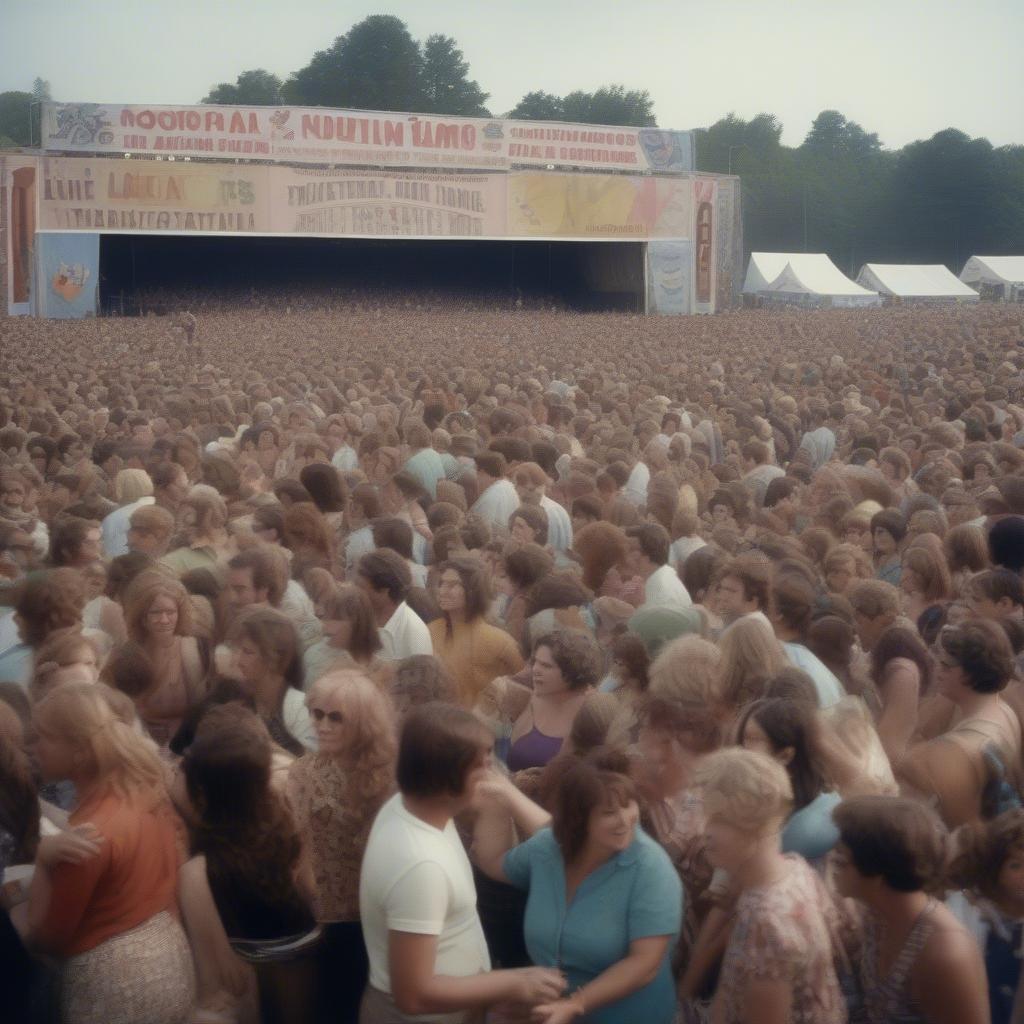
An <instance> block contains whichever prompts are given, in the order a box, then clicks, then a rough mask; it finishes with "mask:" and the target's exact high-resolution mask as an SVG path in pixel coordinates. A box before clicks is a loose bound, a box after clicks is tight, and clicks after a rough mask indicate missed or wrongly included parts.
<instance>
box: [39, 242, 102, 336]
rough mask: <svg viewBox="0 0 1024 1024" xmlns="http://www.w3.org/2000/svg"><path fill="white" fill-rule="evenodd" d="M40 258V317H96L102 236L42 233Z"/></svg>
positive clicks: (67, 318) (56, 318) (60, 318)
mask: <svg viewBox="0 0 1024 1024" xmlns="http://www.w3.org/2000/svg"><path fill="white" fill-rule="evenodd" d="M36 258H37V259H38V262H39V268H38V272H37V274H36V281H37V287H36V311H35V312H36V316H44V317H50V318H51V319H55V320H71V319H74V318H77V317H85V316H95V315H96V300H97V296H98V295H99V281H100V236H99V235H98V234H86V233H84V232H72V233H69V234H59V233H57V232H47V233H43V234H40V235H39V236H38V245H37V249H36Z"/></svg>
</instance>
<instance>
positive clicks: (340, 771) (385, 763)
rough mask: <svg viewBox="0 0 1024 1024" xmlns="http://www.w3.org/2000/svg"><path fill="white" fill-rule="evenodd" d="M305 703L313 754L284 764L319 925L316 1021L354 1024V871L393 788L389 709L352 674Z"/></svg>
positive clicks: (363, 965) (364, 965)
mask: <svg viewBox="0 0 1024 1024" xmlns="http://www.w3.org/2000/svg"><path fill="white" fill-rule="evenodd" d="M306 704H307V706H308V707H309V711H310V715H311V717H312V719H313V726H314V728H315V729H316V735H317V745H318V751H317V753H315V754H312V753H311V754H307V755H306V756H305V757H302V758H300V759H299V760H298V761H296V762H295V763H294V764H293V765H292V766H291V770H290V772H289V776H288V796H289V800H290V802H291V805H292V809H293V811H294V813H295V820H296V823H297V825H298V828H299V834H300V836H301V837H302V841H303V843H304V845H305V855H306V857H308V859H309V861H310V864H311V867H312V872H313V878H314V880H315V890H314V898H313V910H314V913H315V915H316V919H317V921H319V922H320V924H321V925H323V926H324V936H323V939H322V940H321V944H320V947H319V956H320V961H321V970H320V974H319V977H320V987H319V992H318V996H317V1017H316V1019H317V1020H318V1021H333V1020H355V1018H356V1016H357V1015H358V1010H359V1001H360V999H361V998H362V994H363V989H364V988H365V987H366V981H367V974H368V970H369V961H368V960H367V957H366V947H365V945H364V942H363V930H362V926H361V925H360V922H359V871H360V865H361V863H362V859H363V852H364V850H365V848H366V841H367V839H368V837H369V835H370V827H371V825H372V824H373V820H374V818H375V817H376V816H377V812H378V811H379V810H380V808H381V806H382V805H383V804H384V801H385V800H386V799H387V798H388V797H389V796H390V795H391V793H392V792H393V790H394V786H395V756H396V739H395V716H394V709H393V707H392V705H391V701H390V700H389V699H388V698H387V697H386V696H385V695H384V693H383V692H382V691H381V689H380V688H379V687H378V686H377V684H376V683H374V682H373V681H372V680H371V679H369V678H368V677H367V676H366V675H365V674H364V673H363V672H361V671H358V670H356V669H338V670H335V671H331V672H328V673H327V674H326V675H324V676H321V678H320V679H318V680H317V681H316V682H315V683H314V684H313V686H312V688H311V689H310V692H309V694H308V695H307V697H306Z"/></svg>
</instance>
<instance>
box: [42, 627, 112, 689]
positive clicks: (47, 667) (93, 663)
mask: <svg viewBox="0 0 1024 1024" xmlns="http://www.w3.org/2000/svg"><path fill="white" fill-rule="evenodd" d="M99 666H100V657H99V652H98V651H97V649H96V645H95V644H94V643H93V641H92V640H90V639H89V638H88V637H87V636H85V634H84V633H83V632H82V630H81V628H80V627H78V626H69V627H67V628H65V629H58V630H56V631H54V632H53V633H51V634H50V635H49V636H48V637H47V638H46V639H45V640H44V641H43V642H42V643H41V644H40V645H39V648H38V650H37V651H36V652H35V659H34V668H33V673H32V680H31V682H30V683H29V694H30V695H31V697H32V700H33V701H34V702H38V701H39V700H41V699H42V698H43V697H44V696H45V695H46V694H47V693H49V692H50V690H52V689H54V688H55V687H57V686H62V685H63V684H65V683H69V682H76V683H77V682H82V683H95V682H96V681H97V680H98V678H99Z"/></svg>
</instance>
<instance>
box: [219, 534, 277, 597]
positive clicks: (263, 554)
mask: <svg viewBox="0 0 1024 1024" xmlns="http://www.w3.org/2000/svg"><path fill="white" fill-rule="evenodd" d="M228 569H229V570H233V571H235V572H248V573H249V574H250V575H251V576H252V585H253V589H254V590H266V592H267V602H268V603H269V604H271V605H273V606H274V607H276V606H277V605H279V604H280V603H281V598H282V597H284V591H285V587H286V586H287V581H286V580H284V579H282V578H281V574H280V572H278V567H277V563H276V561H275V559H274V557H273V555H272V554H271V550H270V547H269V545H266V544H254V545H253V546H252V547H250V548H246V549H245V550H244V551H240V552H239V553H238V554H237V555H235V556H234V557H233V558H232V559H231V560H230V561H229V562H228Z"/></svg>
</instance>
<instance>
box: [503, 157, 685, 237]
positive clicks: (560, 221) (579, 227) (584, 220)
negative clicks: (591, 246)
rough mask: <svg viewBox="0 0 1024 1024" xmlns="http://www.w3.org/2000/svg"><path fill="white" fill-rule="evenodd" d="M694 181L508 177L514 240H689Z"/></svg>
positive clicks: (609, 176) (535, 174)
mask: <svg viewBox="0 0 1024 1024" xmlns="http://www.w3.org/2000/svg"><path fill="white" fill-rule="evenodd" d="M691 197H692V192H691V186H690V183H689V180H687V179H681V180H678V181H677V180H673V179H668V178H640V177H633V176H627V175H621V174H544V173H541V172H531V171H522V172H518V173H514V174H511V175H509V234H511V235H513V236H515V237H526V238H529V237H535V238H605V239H621V240H623V241H627V240H629V239H633V240H636V241H643V240H644V239H647V238H689V237H690V234H691V230H692V214H691V210H692V199H691Z"/></svg>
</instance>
